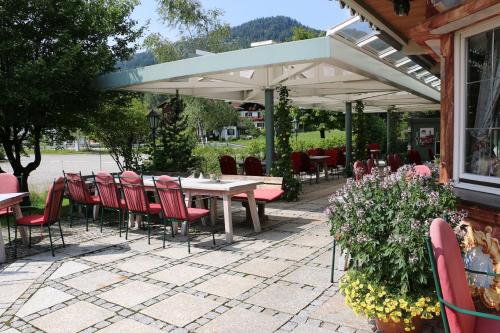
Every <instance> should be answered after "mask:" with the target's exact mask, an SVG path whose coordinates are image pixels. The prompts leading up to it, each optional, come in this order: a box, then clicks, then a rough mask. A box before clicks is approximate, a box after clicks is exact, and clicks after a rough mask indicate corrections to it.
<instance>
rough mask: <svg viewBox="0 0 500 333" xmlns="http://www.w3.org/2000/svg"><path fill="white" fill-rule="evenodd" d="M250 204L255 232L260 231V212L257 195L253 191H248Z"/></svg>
mask: <svg viewBox="0 0 500 333" xmlns="http://www.w3.org/2000/svg"><path fill="white" fill-rule="evenodd" d="M247 198H248V206H249V208H250V214H251V215H252V222H253V229H254V230H255V232H260V221H259V214H258V213H257V204H256V203H255V196H254V194H253V191H249V192H247Z"/></svg>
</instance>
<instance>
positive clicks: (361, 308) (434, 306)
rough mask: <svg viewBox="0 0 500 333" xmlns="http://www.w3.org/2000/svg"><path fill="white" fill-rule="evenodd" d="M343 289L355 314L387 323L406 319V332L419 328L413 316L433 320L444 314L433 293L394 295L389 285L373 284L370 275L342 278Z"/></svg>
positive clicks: (350, 273)
mask: <svg viewBox="0 0 500 333" xmlns="http://www.w3.org/2000/svg"><path fill="white" fill-rule="evenodd" d="M339 287H340V291H341V292H342V294H344V295H345V301H346V303H347V304H348V305H349V306H350V307H351V308H352V309H353V310H354V312H355V313H357V314H359V313H363V314H365V315H366V316H367V317H369V318H378V319H379V320H382V321H383V322H388V321H389V320H392V321H393V322H401V321H402V322H403V326H404V329H405V331H408V332H409V331H412V330H414V329H415V326H414V322H413V318H416V317H421V318H424V319H432V318H434V317H435V316H438V315H439V313H440V308H439V302H438V301H437V299H436V297H435V296H434V295H432V294H429V295H427V296H421V297H419V298H415V297H409V296H407V295H395V294H390V293H389V292H388V291H387V289H386V288H385V286H380V285H377V284H374V283H372V282H371V281H370V280H369V279H368V278H367V277H366V275H363V274H360V273H357V272H355V271H350V272H348V273H347V274H346V275H345V276H344V277H343V278H342V279H341V280H340V284H339Z"/></svg>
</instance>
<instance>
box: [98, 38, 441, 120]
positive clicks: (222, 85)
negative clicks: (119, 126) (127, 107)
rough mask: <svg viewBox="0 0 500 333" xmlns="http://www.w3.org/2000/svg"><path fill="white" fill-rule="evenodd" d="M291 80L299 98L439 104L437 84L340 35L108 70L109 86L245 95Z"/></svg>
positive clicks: (374, 108)
mask: <svg viewBox="0 0 500 333" xmlns="http://www.w3.org/2000/svg"><path fill="white" fill-rule="evenodd" d="M279 85H285V86H287V87H288V88H290V89H291V91H290V98H291V99H292V101H293V103H294V104H295V105H298V106H303V107H318V108H325V109H331V110H337V111H344V107H345V102H347V101H356V100H363V101H364V102H365V105H366V109H365V110H366V112H385V111H386V110H387V108H388V107H390V106H395V107H396V108H397V109H398V110H400V111H423V110H425V111H428V110H438V109H439V95H440V94H439V91H438V89H437V87H433V86H431V85H429V84H426V83H425V82H424V81H423V80H421V79H419V78H418V77H417V76H415V75H411V74H409V73H407V72H406V71H403V70H400V69H399V68H397V67H395V66H390V65H389V64H387V63H386V62H384V61H383V59H382V58H380V57H377V56H375V55H373V54H370V53H369V52H367V51H366V50H364V49H362V48H357V47H352V46H349V45H347V44H346V43H345V42H344V41H342V40H340V38H338V37H337V36H336V37H335V38H332V37H320V38H315V39H309V40H302V41H296V42H288V43H281V44H271V45H265V46H259V47H254V48H249V49H242V50H237V51H231V52H224V53H218V54H209V55H204V56H200V57H194V58H188V59H183V60H179V61H173V62H167V63H162V64H157V65H152V66H147V67H141V68H136V69H130V70H124V71H118V72H114V73H110V74H106V75H103V76H101V77H100V78H99V79H98V81H97V86H98V87H99V88H100V89H103V90H110V89H111V90H129V91H140V92H151V93H175V91H176V90H178V91H179V94H181V95H191V96H197V97H205V98H211V99H222V100H229V101H235V102H236V101H237V102H263V101H264V99H265V98H264V95H265V94H264V91H265V90H266V89H274V88H275V87H277V86H279Z"/></svg>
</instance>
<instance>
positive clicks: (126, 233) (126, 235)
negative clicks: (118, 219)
mask: <svg viewBox="0 0 500 333" xmlns="http://www.w3.org/2000/svg"><path fill="white" fill-rule="evenodd" d="M129 215H130V213H129V212H127V215H126V218H125V240H128V217H129Z"/></svg>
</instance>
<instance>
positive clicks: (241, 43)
mask: <svg viewBox="0 0 500 333" xmlns="http://www.w3.org/2000/svg"><path fill="white" fill-rule="evenodd" d="M295 27H302V28H304V29H306V30H312V31H314V32H316V33H319V32H320V31H319V30H315V29H312V28H309V27H306V26H305V25H303V24H301V23H300V22H299V21H297V20H295V19H292V18H290V17H287V16H272V17H262V18H258V19H255V20H251V21H248V22H245V23H243V24H241V25H238V26H235V27H232V28H231V32H230V37H229V42H231V43H234V44H235V45H236V48H237V49H244V48H249V47H250V43H252V42H259V41H264V40H269V39H272V40H274V41H276V42H286V41H288V40H290V39H291V38H292V35H293V29H294V28H295ZM192 52H193V53H194V50H192ZM155 63H156V61H155V58H154V56H153V54H151V53H150V52H148V51H145V52H140V53H136V54H134V56H133V57H132V58H131V59H130V60H128V61H124V62H119V63H117V65H116V67H117V68H118V69H131V68H137V67H141V66H149V65H153V64H155Z"/></svg>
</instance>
